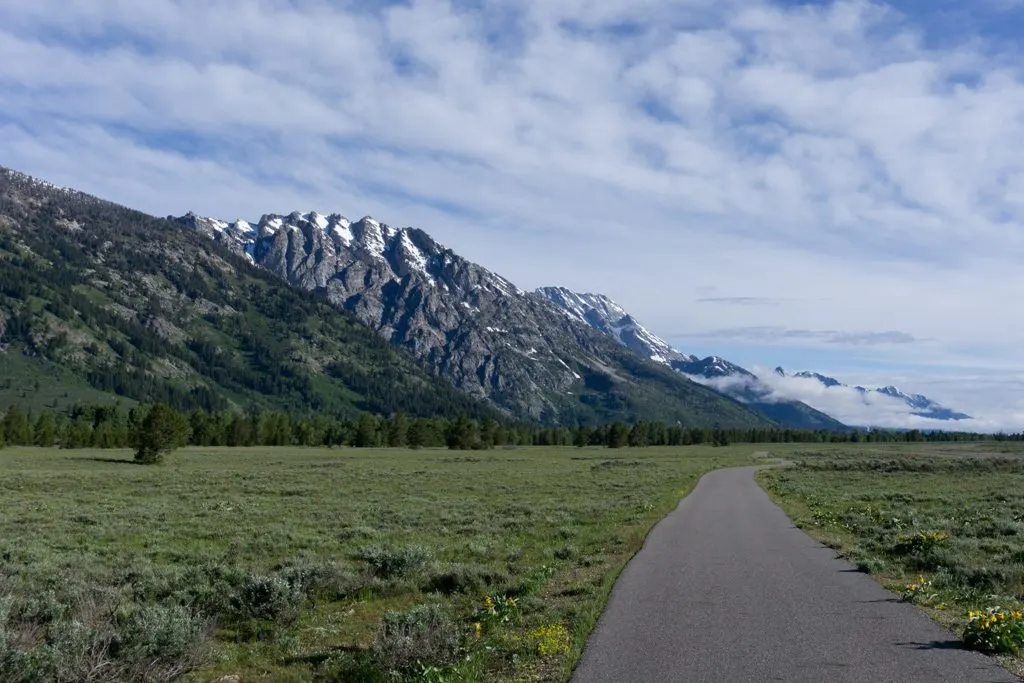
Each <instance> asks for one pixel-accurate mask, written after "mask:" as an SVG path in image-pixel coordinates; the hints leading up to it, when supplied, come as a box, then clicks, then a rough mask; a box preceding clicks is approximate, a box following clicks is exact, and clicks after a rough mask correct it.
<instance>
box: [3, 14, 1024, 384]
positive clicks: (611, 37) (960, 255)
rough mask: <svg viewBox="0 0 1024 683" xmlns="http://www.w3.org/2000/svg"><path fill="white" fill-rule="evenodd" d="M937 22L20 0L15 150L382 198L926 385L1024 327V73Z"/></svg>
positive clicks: (206, 197)
mask: <svg viewBox="0 0 1024 683" xmlns="http://www.w3.org/2000/svg"><path fill="white" fill-rule="evenodd" d="M993 2H996V0H993ZM999 2H1002V0H999ZM990 4H991V3H990ZM1003 4H1004V5H1006V3H1005V2H1004V3H1003ZM474 5H479V8H477V9H471V6H474ZM1003 9H1006V7H1004V8H1003ZM927 30H928V29H927V27H926V22H924V21H923V20H921V19H920V18H918V17H913V16H905V15H901V14H900V13H899V12H897V11H896V10H894V9H893V8H891V7H889V6H887V5H885V4H882V3H878V2H868V1H866V0H847V1H841V2H832V3H820V4H813V5H806V6H783V5H780V4H777V3H774V2H768V1H767V0H728V1H725V2H722V1H715V2H712V0H687V1H685V2H674V3H664V2H655V1H653V0H651V1H643V0H615V1H609V0H602V1H600V2H598V1H596V0H564V1H561V2H546V1H542V0H531V1H528V2H513V1H512V0H500V1H497V2H487V3H473V2H443V1H441V0H412V1H410V2H406V3H401V4H398V3H388V4H385V5H384V6H382V7H375V8H373V9H372V10H371V9H369V8H368V7H366V6H365V4H364V3H359V2H344V3H332V2H327V1H326V0H299V1H292V2H285V1H283V0H259V1H249V0H245V1H243V0H221V1H219V2H200V1H199V0H149V1H147V2H139V3H127V4H126V3H123V2H119V1H117V0H37V1H36V2H33V3H15V4H14V5H12V4H10V3H8V4H7V5H4V6H0V144H2V149H3V150H4V152H3V156H2V157H0V163H3V164H5V165H9V166H13V167H15V168H18V169H20V170H25V171H28V172H31V173H35V174H38V175H41V176H44V177H46V178H48V179H51V180H53V181H55V182H59V183H61V184H66V185H71V186H75V187H80V188H83V189H86V190H88V191H92V192H94V193H97V194H100V195H103V196H107V197H109V198H111V199H114V200H116V201H119V202H121V203H125V204H130V205H136V206H138V207H140V208H143V209H146V210H149V211H151V212H153V213H156V214H168V213H176V214H177V213H183V212H184V211H186V210H188V209H193V210H196V211H199V212H202V213H208V214H213V215H219V216H226V217H232V218H233V217H237V216H248V217H257V216H258V215H259V214H261V213H264V212H267V211H290V210H292V209H294V208H303V209H312V208H316V209H319V210H321V211H325V212H331V211H341V212H343V213H349V214H353V215H362V214H364V213H371V214H374V215H376V216H379V217H380V218H382V219H384V220H387V221H389V222H394V223H399V224H415V225H417V226H420V227H423V228H424V229H426V230H428V231H429V232H431V233H432V234H434V235H435V236H437V237H438V238H439V239H440V240H441V241H443V242H445V243H446V244H448V245H449V246H452V247H453V248H455V249H457V250H458V251H460V252H463V253H465V254H466V255H467V256H469V257H471V258H474V259H476V260H479V261H481V262H482V263H484V264H486V265H488V266H490V267H492V268H494V269H496V270H498V271H499V272H501V273H502V274H504V275H506V276H508V277H510V278H511V279H513V280H514V281H516V282H517V284H519V285H520V286H521V287H524V288H527V287H532V286H536V285H540V284H552V283H554V284H565V285H568V286H572V287H574V288H578V289H584V290H597V291H605V292H606V293H608V294H610V295H611V296H613V298H615V299H617V300H618V301H620V302H621V303H622V304H623V305H624V306H625V307H626V308H627V309H629V310H630V311H631V312H633V313H635V314H636V315H637V316H638V317H639V318H641V319H643V320H645V322H646V323H648V325H649V327H650V328H651V329H653V330H655V331H663V332H662V333H663V334H664V331H676V332H678V334H677V335H676V336H678V337H679V338H680V339H681V340H683V341H685V340H686V339H687V338H690V337H691V335H692V338H693V339H698V338H699V339H702V340H703V341H704V342H706V343H713V342H714V341H715V338H714V337H713V336H712V337H709V336H708V334H709V333H713V332H714V331H716V330H733V331H735V330H737V329H755V328H779V329H788V330H829V331H831V332H832V333H834V334H831V336H821V335H819V336H804V337H802V338H797V337H789V338H786V337H782V338H776V339H772V340H766V339H764V338H761V339H757V338H751V339H750V340H748V341H750V342H751V343H754V344H761V345H762V347H763V348H764V349H765V354H768V353H770V351H771V348H772V346H773V345H777V344H785V345H788V346H790V347H798V348H807V349H812V350H813V349H821V348H824V347H827V346H836V345H838V346H843V345H846V347H848V348H850V349H851V354H859V355H858V356H857V357H859V358H867V356H866V355H865V354H866V353H867V351H866V349H867V346H865V345H864V344H863V342H864V341H865V340H868V341H872V342H874V343H872V344H871V345H870V350H871V354H872V357H877V355H878V354H883V355H884V356H885V357H886V358H887V359H888V360H889V361H890V362H893V363H895V362H902V361H906V362H907V363H908V367H911V368H917V370H915V371H914V373H915V374H914V377H916V378H917V380H919V381H921V382H928V381H933V380H935V379H936V378H937V377H938V375H936V374H935V372H936V371H934V370H925V369H923V368H922V365H921V363H922V359H927V360H928V362H930V363H932V364H933V365H939V364H945V365H947V366H949V367H965V366H968V365H971V364H974V363H978V362H979V361H983V362H984V363H986V364H990V365H996V366H998V365H1000V364H1002V365H1003V366H1006V367H1009V366H1012V365H1013V364H1014V363H1015V358H1016V357H1017V354H1018V349H1019V348H1020V344H1021V342H1024V322H1022V321H1021V320H1020V319H1019V317H1016V316H1012V315H1008V313H1007V311H1008V302H1015V301H1019V300H1021V298H1022V297H1024V280H1022V279H1021V278H1019V277H1018V276H1017V272H1018V269H1019V262H1020V258H1021V256H1022V255H1024V233H1022V232H1021V231H1020V229H1019V223H1020V222H1021V220H1022V219H1024V161H1022V160H1021V157H1020V155H1019V154H1018V147H1019V145H1018V144H1017V142H1018V141H1019V140H1020V139H1021V138H1022V137H1024V119H1022V118H1021V117H1020V115H1019V112H1020V111H1022V110H1024V76H1022V74H1021V72H1020V70H1019V67H1018V64H1019V54H1017V53H1015V52H1008V50H1011V49H1014V48H1009V47H1006V45H1005V44H1003V43H995V42H990V41H989V40H988V39H987V37H986V36H985V35H973V36H969V38H970V40H967V41H962V42H961V44H959V45H956V46H954V47H947V48H944V49H942V50H938V49H935V48H933V47H929V46H930V45H933V44H935V43H936V41H934V40H928V38H929V36H928V35H927V34H926V31H927ZM939 42H942V41H939ZM945 42H946V44H949V41H945ZM709 286H713V287H715V288H717V289H716V291H715V292H714V293H713V296H711V295H708V294H707V293H706V290H705V289H702V288H707V287H709ZM701 292H705V293H704V294H701ZM716 297H717V298H719V299H722V300H726V299H728V300H732V301H734V302H739V301H746V302H747V303H751V302H754V301H760V300H766V301H771V302H773V305H746V306H731V305H727V304H726V303H724V302H723V304H722V305H710V304H709V303H697V302H696V300H697V299H701V298H703V299H710V298H716ZM1010 305H1011V306H1012V303H1011V304H1010ZM890 330H893V331H898V333H899V334H898V335H895V336H893V335H891V334H890V335H889V336H886V334H887V332H886V331H890ZM872 335H874V336H872ZM879 335H881V336H879ZM718 340H719V341H721V342H732V341H735V337H734V336H729V335H721V336H719V337H718ZM858 342H860V344H859V345H858ZM887 342H901V343H891V344H890V343H887ZM979 356H981V357H980V358H979ZM764 361H765V362H766V363H770V362H771V359H770V358H765V359H764ZM1005 389H1006V388H1005V387H1002V388H1001V389H1000V390H1005Z"/></svg>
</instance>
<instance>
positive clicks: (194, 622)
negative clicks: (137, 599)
mask: <svg viewBox="0 0 1024 683" xmlns="http://www.w3.org/2000/svg"><path fill="white" fill-rule="evenodd" d="M207 630H208V624H207V623H206V622H205V621H204V620H203V619H201V618H198V617H196V616H195V615H193V614H192V613H191V612H189V611H188V610H187V609H185V608H184V607H180V606H177V605H174V606H170V607H163V606H159V605H153V606H146V607H139V608H136V609H134V610H132V611H131V613H130V614H129V615H128V616H127V617H125V618H123V619H122V622H121V624H120V628H119V635H118V638H117V640H116V641H115V642H114V645H113V647H112V651H113V652H116V654H117V658H118V659H119V660H121V661H122V662H123V663H124V666H123V672H124V674H123V678H124V680H140V681H153V682H156V681H168V682H169V681H176V680H178V679H179V678H181V677H182V676H184V675H185V674H186V673H188V672H189V671H192V670H193V669H194V668H196V667H197V666H198V665H199V663H200V662H201V658H202V644H203V640H204V637H205V635H206V631H207Z"/></svg>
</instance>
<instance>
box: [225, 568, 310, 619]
mask: <svg viewBox="0 0 1024 683" xmlns="http://www.w3.org/2000/svg"><path fill="white" fill-rule="evenodd" d="M303 598H304V596H303V594H302V592H301V591H299V590H296V589H295V588H294V587H292V585H291V584H289V583H288V581H286V580H285V579H283V578H281V577H279V576H260V575H258V574H252V575H250V576H248V578H246V580H245V581H244V582H243V583H242V585H241V586H239V587H238V589H237V591H236V592H235V595H234V596H233V599H232V608H233V611H234V612H235V613H236V614H238V615H240V616H244V617H249V618H251V619H263V620H266V621H274V622H279V623H284V624H288V623H292V622H294V621H295V620H296V619H298V617H299V607H300V606H301V605H302V601H303Z"/></svg>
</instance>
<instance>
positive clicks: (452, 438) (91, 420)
mask: <svg viewBox="0 0 1024 683" xmlns="http://www.w3.org/2000/svg"><path fill="white" fill-rule="evenodd" d="M161 410H162V411H164V414H166V416H167V417H166V419H165V420H164V421H170V423H171V424H172V425H173V426H174V434H175V437H174V438H175V439H176V440H177V441H178V442H179V443H178V444H177V445H182V446H184V445H192V446H228V447H247V446H248V447H251V446H310V447H324V446H327V447H335V446H338V447H340V446H348V447H355V448H382V447H391V448H450V449H456V450H469V449H487V448H494V447H500V446H578V447H585V446H605V447H608V448H625V447H634V448H636V447H646V446H689V445H701V444H709V445H716V446H725V445H728V444H730V443H859V442H868V443H892V442H924V441H933V442H938V441H942V442H948V441H977V440H983V439H997V440H1014V441H1020V440H1024V433H1021V434H997V435H986V434H978V433H972V432H931V431H921V430H909V431H897V430H870V431H864V430H848V431H835V432H831V431H825V430H798V429H768V428H753V429H722V428H717V427H697V426H694V427H687V426H684V425H682V424H678V423H677V424H671V425H670V424H665V423H662V422H649V421H639V422H636V423H633V424H626V423H623V422H613V423H611V424H607V425H603V426H596V427H588V426H576V427H567V426H561V427H541V426H537V425H529V424H522V423H502V422H499V421H497V420H494V419H492V418H487V419H483V420H479V419H473V418H470V417H468V416H459V417H453V418H446V417H434V418H410V417H408V416H406V415H405V414H404V413H401V412H396V413H394V414H392V415H390V416H387V417H383V416H378V415H373V414H371V413H362V414H361V415H359V417H358V418H357V419H344V418H340V417H335V416H332V415H328V414H299V413H287V412H282V411H275V410H250V411H248V412H237V411H230V410H218V411H207V410H205V409H202V408H197V409H195V410H192V411H190V412H180V411H177V410H175V409H173V408H170V407H168V406H165V405H162V404H161ZM151 411H152V408H151V407H148V406H135V407H132V408H129V409H125V408H124V407H122V406H117V405H115V406H88V405H84V406H76V407H75V408H73V409H71V410H69V411H52V410H48V411H42V412H39V413H37V414H32V413H29V412H26V411H25V410H23V409H21V408H20V407H19V406H17V405H13V406H11V407H10V408H9V409H8V410H7V411H6V413H5V414H4V417H3V420H2V422H0V445H9V446H41V447H55V446H59V447H62V448H128V447H137V446H138V443H139V438H140V435H141V433H142V432H143V430H144V425H145V418H146V416H147V415H148V414H149V413H150V412H151Z"/></svg>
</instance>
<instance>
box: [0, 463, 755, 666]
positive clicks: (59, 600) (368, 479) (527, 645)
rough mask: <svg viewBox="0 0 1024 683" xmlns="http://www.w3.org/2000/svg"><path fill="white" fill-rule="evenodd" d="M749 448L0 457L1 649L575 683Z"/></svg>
mask: <svg viewBox="0 0 1024 683" xmlns="http://www.w3.org/2000/svg"><path fill="white" fill-rule="evenodd" d="M753 450H754V449H752V448H751V447H749V446H735V447H726V448H712V447H686V448H650V449H636V450H630V449H622V450H614V451H613V450H609V449H598V448H594V449H591V448H587V449H576V448H520V449H509V450H495V451H490V452H452V451H447V450H423V451H399V450H357V449H344V450H340V449H336V450H314V449H274V448H263V449H198V448H197V449H187V450H185V451H180V452H177V453H174V454H172V455H171V456H170V457H169V458H168V462H167V464H165V465H163V466H156V467H144V466H137V465H134V464H131V463H130V459H131V454H130V453H128V452H109V451H61V450H42V449H11V450H5V451H0V470H2V471H3V472H4V476H3V477H2V478H0V496H2V499H3V500H4V505H3V506H2V507H0V597H2V596H3V595H4V594H7V595H8V596H10V599H9V600H7V604H8V609H6V613H4V611H0V617H4V618H5V619H6V621H7V625H6V631H5V632H4V633H0V635H2V636H3V637H4V638H5V639H6V641H4V640H3V639H0V649H2V648H3V647H5V645H4V642H6V643H8V645H7V647H8V651H11V648H12V647H13V651H14V652H15V654H18V653H19V652H21V653H23V652H25V651H27V650H29V649H31V648H32V647H36V648H37V654H38V653H39V652H43V651H45V652H46V653H48V654H47V657H50V659H51V660H52V659H54V658H56V659H59V660H60V661H50V660H47V661H49V664H48V665H49V666H52V667H56V666H64V667H71V666H84V665H83V664H82V663H81V661H82V659H83V657H85V658H86V659H87V658H88V657H86V654H83V653H88V652H92V650H90V649H89V648H90V647H92V646H94V645H95V644H96V642H97V641H99V642H101V643H108V642H109V641H110V640H111V639H113V640H115V641H117V642H118V643H119V648H120V649H119V650H118V652H120V653H121V654H120V655H118V656H119V657H121V658H122V659H124V658H129V659H130V658H132V657H134V659H131V661H128V660H125V661H121V659H118V660H117V661H115V662H114V664H116V665H117V666H122V667H127V668H125V669H124V672H122V673H121V674H119V675H120V677H121V679H123V680H131V678H130V673H131V672H130V671H129V669H131V667H132V666H135V667H136V668H138V667H149V670H151V671H152V670H154V667H156V666H157V665H159V666H162V667H164V668H165V669H166V670H168V671H169V672H170V673H169V674H168V677H167V679H166V680H173V676H172V675H171V674H173V671H174V665H175V662H176V661H179V660H183V659H189V658H191V657H199V658H201V661H202V664H201V665H200V666H198V667H197V668H196V669H195V671H194V672H193V673H192V674H191V675H190V679H191V680H194V681H214V680H217V679H218V678H220V677H222V676H230V675H239V676H240V677H241V678H240V679H241V680H242V681H245V682H246V683H249V682H252V681H275V682H277V681H280V682H285V683H286V682H288V681H323V682H330V681H342V680H345V681H381V680H384V670H386V669H389V668H390V669H397V670H402V671H404V673H405V678H407V679H416V680H424V679H426V680H434V681H444V680H466V681H473V680H478V681H484V680H486V681H498V682H500V681H559V680H565V679H567V678H568V676H569V674H570V672H571V670H572V667H573V665H574V664H575V662H576V660H577V658H578V657H579V654H580V652H581V649H582V646H583V644H584V642H585V639H586V636H587V635H588V633H589V632H590V630H591V628H592V627H593V625H594V623H595V622H596V619H597V617H598V616H599V615H600V612H601V610H602V607H603V605H604V603H605V601H606V599H607V595H608V592H609V590H610V588H611V585H612V583H613V582H614V579H615V577H616V576H617V574H618V572H619V571H620V570H621V568H622V567H623V566H624V564H625V563H626V561H627V560H628V559H629V558H630V557H631V556H632V555H633V554H634V553H635V552H636V551H637V550H638V549H639V548H640V546H641V545H642V542H643V538H644V536H645V534H646V533H647V532H648V530H649V529H650V528H651V526H652V525H653V524H654V523H655V522H656V521H658V520H659V519H661V518H662V517H663V516H664V515H665V514H666V513H667V512H668V511H670V510H671V509H672V508H673V507H675V505H676V504H677V503H678V500H679V498H680V497H681V496H683V495H685V493H686V492H687V491H688V490H689V489H690V488H691V487H692V486H693V485H694V484H695V483H696V481H697V480H698V478H699V477H700V475H701V474H703V473H704V472H707V471H709V470H711V469H715V468H718V467H724V466H735V465H745V464H750V463H751V462H753V459H752V457H751V452H752V451H753ZM487 597H490V598H491V599H490V602H487ZM0 602H2V600H0ZM12 605H13V606H12ZM97 605H99V606H100V607H103V608H104V609H99V608H97ZM424 605H425V606H426V607H422V606H424ZM431 606H435V607H431ZM107 608H110V609H107ZM105 609H106V611H105ZM389 612H391V613H392V614H391V616H389V617H387V618H386V619H385V615H387V614H388V613H389ZM76 619H77V621H78V622H82V623H85V624H86V625H87V627H88V628H90V629H92V630H91V631H89V632H88V633H87V634H86V635H84V636H83V635H82V634H81V633H80V632H78V631H75V632H74V633H71V631H69V628H71V627H69V626H68V624H69V623H71V622H72V621H74V620H76ZM105 620H106V621H105ZM382 621H386V622H387V626H386V628H383V629H382ZM72 630H73V629H72ZM129 631H130V632H131V633H134V634H136V635H134V636H131V637H128V636H126V635H125V634H126V633H128V632H129ZM69 633H71V635H68V634H69ZM76 634H77V635H76ZM72 636H74V637H72ZM402 636H408V637H407V638H405V639H404V640H403V638H402ZM76 638H77V640H76ZM83 638H84V640H83ZM104 638H106V640H104ZM118 639H120V640H118ZM122 641H123V642H122ZM11 643H13V644H14V645H11ZM45 643H49V644H50V647H49V648H42V646H43V645H44V644H45ZM402 643H405V644H406V645H408V644H409V643H412V646H411V649H410V648H409V647H406V646H403V645H402ZM197 645H199V646H200V647H198V648H197ZM129 646H130V647H129ZM39 648H42V649H39ZM161 648H163V650H161ZM403 648H405V649H403ZM93 650H95V647H93ZM108 650H109V648H108ZM125 653H127V654H125ZM0 654H2V653H0ZM89 656H92V655H89ZM161 657H162V658H161ZM15 659H17V658H15ZM0 661H4V660H3V658H2V657H0ZM12 661H13V660H12ZM17 661H20V662H21V665H22V666H29V663H27V662H29V660H28V659H26V658H22V659H20V660H17ZM154 662H156V663H154ZM44 664H45V662H44ZM37 665H38V666H43V665H42V664H37ZM11 666H13V665H11ZM111 670H112V669H111ZM125 672H127V673H125ZM0 674H3V675H2V676H0V678H4V680H10V681H15V680H18V679H17V677H16V676H15V675H12V673H11V671H7V672H3V671H0ZM100 680H102V679H100ZM113 680H116V679H113ZM389 680H393V679H389Z"/></svg>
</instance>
